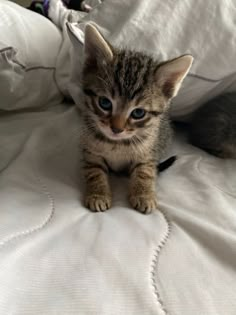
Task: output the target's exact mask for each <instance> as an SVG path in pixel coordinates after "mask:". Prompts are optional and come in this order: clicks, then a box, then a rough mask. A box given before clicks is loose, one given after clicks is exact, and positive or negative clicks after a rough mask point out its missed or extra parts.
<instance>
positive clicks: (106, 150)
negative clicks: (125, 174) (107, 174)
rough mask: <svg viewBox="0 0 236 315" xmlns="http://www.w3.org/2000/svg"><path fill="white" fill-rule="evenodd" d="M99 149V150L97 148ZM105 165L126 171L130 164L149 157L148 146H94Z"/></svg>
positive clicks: (114, 169)
mask: <svg viewBox="0 0 236 315" xmlns="http://www.w3.org/2000/svg"><path fill="white" fill-rule="evenodd" d="M99 149H100V150H99ZM96 150H97V153H98V154H99V155H100V156H102V157H103V159H104V161H105V163H106V164H107V166H108V167H109V168H110V169H111V170H112V171H115V172H120V171H124V170H125V171H126V170H128V169H129V167H130V166H131V165H132V164H136V163H140V162H143V161H145V160H148V159H150V153H149V152H150V150H149V148H148V147H146V148H144V147H142V148H141V147H132V146H129V145H105V146H103V147H100V148H98V147H97V148H96Z"/></svg>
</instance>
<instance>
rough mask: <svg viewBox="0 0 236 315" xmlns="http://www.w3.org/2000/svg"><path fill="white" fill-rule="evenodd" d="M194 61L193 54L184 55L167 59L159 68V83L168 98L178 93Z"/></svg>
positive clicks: (157, 77) (157, 73)
mask: <svg viewBox="0 0 236 315" xmlns="http://www.w3.org/2000/svg"><path fill="white" fill-rule="evenodd" d="M192 62H193V57H192V56H191V55H184V56H181V57H179V58H176V59H173V60H171V61H167V62H166V63H164V64H163V65H161V66H160V67H159V68H158V69H157V71H156V79H157V84H158V86H159V87H160V88H161V90H162V92H163V93H164V95H165V96H166V97H167V98H173V97H175V96H176V95H177V94H178V91H179V89H180V87H181V84H182V82H183V80H184V78H185V77H186V75H187V74H188V71H189V69H190V68H191V65H192Z"/></svg>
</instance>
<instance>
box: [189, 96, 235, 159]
mask: <svg viewBox="0 0 236 315" xmlns="http://www.w3.org/2000/svg"><path fill="white" fill-rule="evenodd" d="M189 140H190V142H191V143H192V144H193V145H195V146H197V147H199V148H201V149H203V150H205V151H207V152H208V153H211V154H213V155H216V156H218V157H221V158H234V159H236V93H229V94H225V95H221V96H219V97H217V98H215V99H213V100H212V101H210V102H209V103H207V104H205V105H203V106H202V107H200V108H199V109H198V110H197V111H196V112H195V113H194V115H193V118H192V121H191V123H190V126H189Z"/></svg>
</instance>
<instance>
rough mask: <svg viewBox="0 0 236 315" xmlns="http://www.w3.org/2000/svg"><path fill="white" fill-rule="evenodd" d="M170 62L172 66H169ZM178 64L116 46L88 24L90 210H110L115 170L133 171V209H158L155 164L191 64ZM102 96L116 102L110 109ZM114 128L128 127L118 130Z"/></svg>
mask: <svg viewBox="0 0 236 315" xmlns="http://www.w3.org/2000/svg"><path fill="white" fill-rule="evenodd" d="M184 58H185V57H184ZM176 60H177V59H176ZM171 63H173V66H169V64H171ZM187 63H188V62H187ZM179 64H180V61H179V59H178V60H177V61H176V62H175V61H171V62H170V63H164V64H159V63H158V62H156V61H154V60H153V59H152V58H151V57H150V56H147V55H144V54H142V53H140V52H134V51H129V50H119V49H117V48H114V47H112V46H111V45H110V44H109V43H108V42H107V41H106V40H105V39H104V38H103V37H102V35H101V34H100V33H98V31H97V30H96V29H95V28H94V27H93V26H87V28H86V32H85V63H84V69H83V76H82V82H81V85H82V88H83V91H84V102H83V104H82V110H81V112H82V115H83V124H84V126H83V130H84V132H83V134H82V137H81V145H82V147H83V148H84V150H83V158H84V176H85V179H86V192H85V205H86V206H87V207H88V208H89V209H91V210H93V211H105V210H106V209H108V208H110V207H111V202H112V193H111V189H110V185H109V171H110V170H113V171H115V172H119V171H123V170H127V171H128V173H129V176H130V184H129V201H130V204H131V206H132V207H133V208H135V209H137V210H139V211H140V212H143V213H149V212H151V211H152V210H153V209H156V208H157V199H156V192H155V181H156V178H157V171H156V166H157V164H158V163H159V160H160V158H161V157H162V155H163V153H164V151H165V149H166V148H167V146H168V145H169V144H170V142H171V136H172V130H171V126H170V122H169V116H168V110H169V103H170V100H171V98H172V96H173V95H174V93H176V86H177V84H179V83H180V81H181V80H182V78H183V77H184V76H185V75H186V72H187V70H188V69H189V67H190V65H189V64H188V66H185V65H184V66H183V67H182V68H184V69H182V70H181V69H180V70H179V68H180V67H179ZM176 65H177V66H176ZM180 65H181V64H180ZM165 68H166V71H165ZM172 68H173V71H172V72H173V73H172V72H171V70H172ZM181 71H182V72H181ZM99 97H106V98H108V99H109V100H110V101H111V102H112V106H113V107H112V110H111V111H104V110H102V109H101V107H99ZM135 108H142V109H144V110H145V111H146V115H145V117H144V118H143V119H140V120H134V119H133V118H132V117H131V112H132V111H133V110H134V109H135ZM112 128H118V129H120V130H123V131H122V133H121V134H119V135H115V134H113V133H112Z"/></svg>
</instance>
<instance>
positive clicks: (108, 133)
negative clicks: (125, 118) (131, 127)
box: [100, 126, 133, 141]
mask: <svg viewBox="0 0 236 315" xmlns="http://www.w3.org/2000/svg"><path fill="white" fill-rule="evenodd" d="M100 130H101V132H102V133H103V135H104V136H105V137H107V138H108V139H110V140H113V141H119V140H127V139H131V138H132V137H133V133H128V132H127V131H125V130H124V131H122V132H120V133H115V132H113V131H112V130H111V128H109V127H103V126H100Z"/></svg>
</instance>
